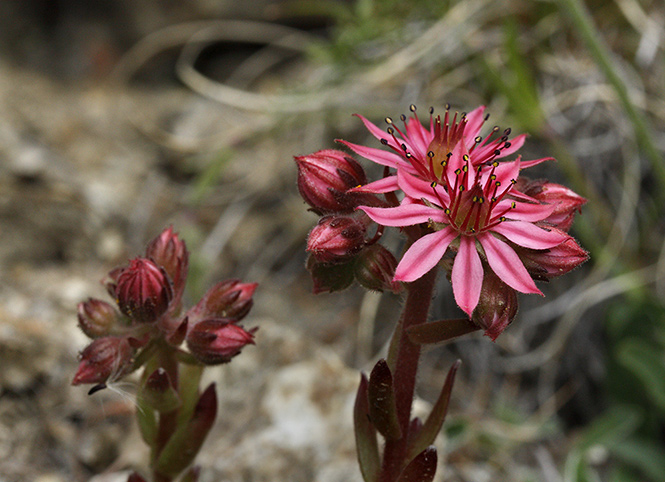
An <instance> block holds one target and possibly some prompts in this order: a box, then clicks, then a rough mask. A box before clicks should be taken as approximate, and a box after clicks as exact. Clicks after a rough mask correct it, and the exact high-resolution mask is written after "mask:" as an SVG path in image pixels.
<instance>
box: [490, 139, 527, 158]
mask: <svg viewBox="0 0 665 482" xmlns="http://www.w3.org/2000/svg"><path fill="white" fill-rule="evenodd" d="M525 140H526V134H520V135H519V136H517V137H513V138H512V139H510V140H509V141H508V142H510V147H506V148H504V149H501V154H499V155H498V156H497V157H496V158H497V159H500V158H502V157H506V156H509V155H511V154H513V153H515V152H517V151H519V150H520V149H521V148H522V146H523V145H524V141H525Z"/></svg>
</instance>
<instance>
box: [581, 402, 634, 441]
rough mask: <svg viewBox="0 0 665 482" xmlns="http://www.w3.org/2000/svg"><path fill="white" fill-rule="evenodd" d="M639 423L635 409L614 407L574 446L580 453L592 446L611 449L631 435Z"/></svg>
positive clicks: (622, 406)
mask: <svg viewBox="0 0 665 482" xmlns="http://www.w3.org/2000/svg"><path fill="white" fill-rule="evenodd" d="M641 421H642V414H641V413H640V411H638V410H637V409H635V408H632V407H628V406H624V405H616V406H614V407H611V408H610V409H609V410H607V411H606V412H605V413H604V414H603V415H601V416H600V417H598V418H596V420H594V421H593V423H592V424H591V426H590V427H589V428H588V429H587V430H586V432H585V433H584V434H583V435H582V437H581V439H580V440H579V441H578V442H577V444H576V446H577V448H578V449H579V450H581V451H586V450H588V449H590V448H591V447H593V446H594V445H604V446H606V447H613V446H614V445H616V444H617V443H619V442H622V441H623V440H624V439H626V438H627V437H628V436H629V435H630V434H632V433H633V432H634V431H635V429H636V428H637V427H638V425H639V424H640V422H641Z"/></svg>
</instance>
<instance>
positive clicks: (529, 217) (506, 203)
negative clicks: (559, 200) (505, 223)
mask: <svg viewBox="0 0 665 482" xmlns="http://www.w3.org/2000/svg"><path fill="white" fill-rule="evenodd" d="M513 202H514V201H511V200H510V199H505V198H504V199H502V200H501V201H499V202H498V204H497V205H496V207H495V208H494V210H493V211H492V213H493V215H497V216H501V215H502V214H501V213H503V216H505V217H507V218H508V219H515V220H517V221H529V222H536V221H542V220H543V219H546V218H547V217H548V216H550V215H551V214H552V213H553V212H554V210H555V209H556V205H555V204H530V203H524V202H515V207H514V208H513V207H512V206H513Z"/></svg>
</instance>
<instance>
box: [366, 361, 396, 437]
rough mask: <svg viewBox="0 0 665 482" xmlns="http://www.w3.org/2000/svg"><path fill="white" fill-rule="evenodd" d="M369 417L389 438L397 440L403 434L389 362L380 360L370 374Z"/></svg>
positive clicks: (381, 432) (382, 433)
mask: <svg viewBox="0 0 665 482" xmlns="http://www.w3.org/2000/svg"><path fill="white" fill-rule="evenodd" d="M368 396H369V418H370V420H371V421H372V423H373V424H374V426H375V427H376V429H377V430H378V431H379V433H380V434H381V435H383V436H384V437H385V438H386V439H388V440H397V439H399V438H400V437H401V436H402V430H401V429H400V427H399V420H398V418H397V405H396V402H395V389H394V387H393V376H392V373H390V368H389V367H388V363H386V361H385V360H384V359H381V360H379V361H378V362H377V363H376V365H374V369H373V370H372V373H371V374H370V376H369V386H368Z"/></svg>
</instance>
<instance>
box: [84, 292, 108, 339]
mask: <svg viewBox="0 0 665 482" xmlns="http://www.w3.org/2000/svg"><path fill="white" fill-rule="evenodd" d="M77 311H78V319H79V327H80V328H81V330H82V331H83V333H85V334H86V335H87V336H89V337H90V338H99V337H100V336H106V335H108V334H109V333H110V332H111V330H112V329H113V327H114V326H115V325H116V324H117V323H118V312H117V311H116V310H115V308H114V307H113V306H111V305H110V304H109V303H107V302H105V301H102V300H97V299H94V298H90V299H88V301H85V302H83V303H79V304H78V307H77Z"/></svg>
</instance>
